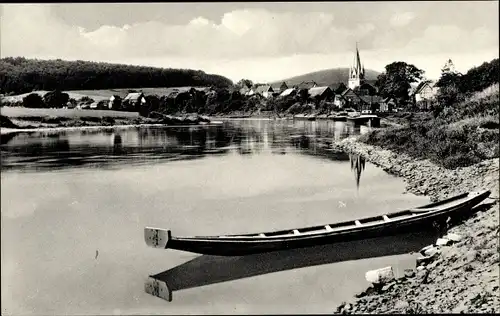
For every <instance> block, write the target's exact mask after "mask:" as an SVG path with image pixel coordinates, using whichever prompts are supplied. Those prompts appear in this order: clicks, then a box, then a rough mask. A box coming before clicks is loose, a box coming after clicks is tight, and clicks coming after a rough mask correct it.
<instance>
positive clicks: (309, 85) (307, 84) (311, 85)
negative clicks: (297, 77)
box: [295, 81, 318, 90]
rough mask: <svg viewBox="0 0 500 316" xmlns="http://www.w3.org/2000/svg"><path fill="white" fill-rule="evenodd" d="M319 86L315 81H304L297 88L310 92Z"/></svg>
mask: <svg viewBox="0 0 500 316" xmlns="http://www.w3.org/2000/svg"><path fill="white" fill-rule="evenodd" d="M317 86H318V84H317V83H316V82H315V81H302V82H301V83H299V84H298V85H295V88H297V89H298V90H304V89H305V90H309V89H311V88H315V87H317Z"/></svg>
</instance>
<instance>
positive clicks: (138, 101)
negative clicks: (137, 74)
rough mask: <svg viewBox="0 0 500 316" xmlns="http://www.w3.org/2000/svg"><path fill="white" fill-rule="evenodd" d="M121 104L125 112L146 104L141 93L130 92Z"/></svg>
mask: <svg viewBox="0 0 500 316" xmlns="http://www.w3.org/2000/svg"><path fill="white" fill-rule="evenodd" d="M122 104H123V105H124V107H125V108H126V109H127V110H134V109H138V108H139V107H140V106H142V105H144V104H146V98H145V97H144V93H142V92H132V93H129V94H128V95H127V96H126V97H125V99H123V102H122Z"/></svg>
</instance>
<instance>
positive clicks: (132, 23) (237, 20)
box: [0, 1, 499, 83]
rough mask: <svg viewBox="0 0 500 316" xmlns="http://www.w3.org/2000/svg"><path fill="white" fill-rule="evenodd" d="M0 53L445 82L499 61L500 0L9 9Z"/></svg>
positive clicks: (269, 75) (254, 73)
mask: <svg viewBox="0 0 500 316" xmlns="http://www.w3.org/2000/svg"><path fill="white" fill-rule="evenodd" d="M0 12H1V17H0V19H1V21H0V56H1V57H2V58H3V57H9V56H24V57H26V58H38V59H55V58H60V59H65V60H89V61H105V62H112V63H126V64H134V65H147V66H157V67H166V68H189V69H199V70H203V71H205V72H207V73H215V74H220V75H223V76H226V77H228V78H229V79H231V80H233V81H234V82H237V81H238V80H240V79H242V78H248V79H251V80H253V81H254V82H261V83H265V82H272V81H277V80H281V79H285V78H288V77H291V76H295V75H301V74H304V73H308V72H312V71H317V70H322V69H328V68H336V67H350V66H351V64H352V62H353V57H354V51H355V47H356V42H357V43H358V47H359V50H360V55H361V61H362V62H363V63H364V65H365V68H367V69H373V70H376V71H383V70H384V67H385V66H386V65H387V64H389V63H391V62H394V61H404V62H407V63H410V64H414V65H415V66H417V67H419V68H420V69H423V70H424V71H425V75H426V77H427V78H429V79H437V78H439V75H440V73H441V68H442V67H443V66H444V64H445V62H446V61H447V60H448V59H449V58H451V59H452V60H453V62H454V64H455V67H456V69H457V70H458V71H460V72H466V71H467V70H468V69H470V68H471V67H474V66H479V65H481V64H482V63H483V62H485V61H490V60H492V59H494V58H498V56H499V28H498V23H499V2H498V1H429V2H418V1H401V2H396V1H394V2H390V1H387V2H383V1H373V2H303V3H301V2H288V3H287V2H281V3H279V2H275V3H273V2H248V3H245V2H228V3H224V2H214V3H209V2H206V3H122V4H119V3H87V4H85V3H57V4H2V5H1V6H0Z"/></svg>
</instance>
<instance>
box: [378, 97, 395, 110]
mask: <svg viewBox="0 0 500 316" xmlns="http://www.w3.org/2000/svg"><path fill="white" fill-rule="evenodd" d="M379 105H380V108H379V111H380V112H389V111H392V110H393V109H395V108H396V100H395V99H394V98H392V97H388V98H385V99H382V101H381V102H380V103H379Z"/></svg>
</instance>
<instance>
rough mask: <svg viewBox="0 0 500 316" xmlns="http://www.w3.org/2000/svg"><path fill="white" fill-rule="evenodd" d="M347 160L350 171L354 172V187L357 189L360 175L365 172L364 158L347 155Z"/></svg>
mask: <svg viewBox="0 0 500 316" xmlns="http://www.w3.org/2000/svg"><path fill="white" fill-rule="evenodd" d="M349 160H350V161H351V170H352V171H353V172H354V177H355V179H356V187H357V188H358V189H359V181H360V179H361V173H362V172H363V170H365V158H364V157H363V156H361V155H356V154H349Z"/></svg>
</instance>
